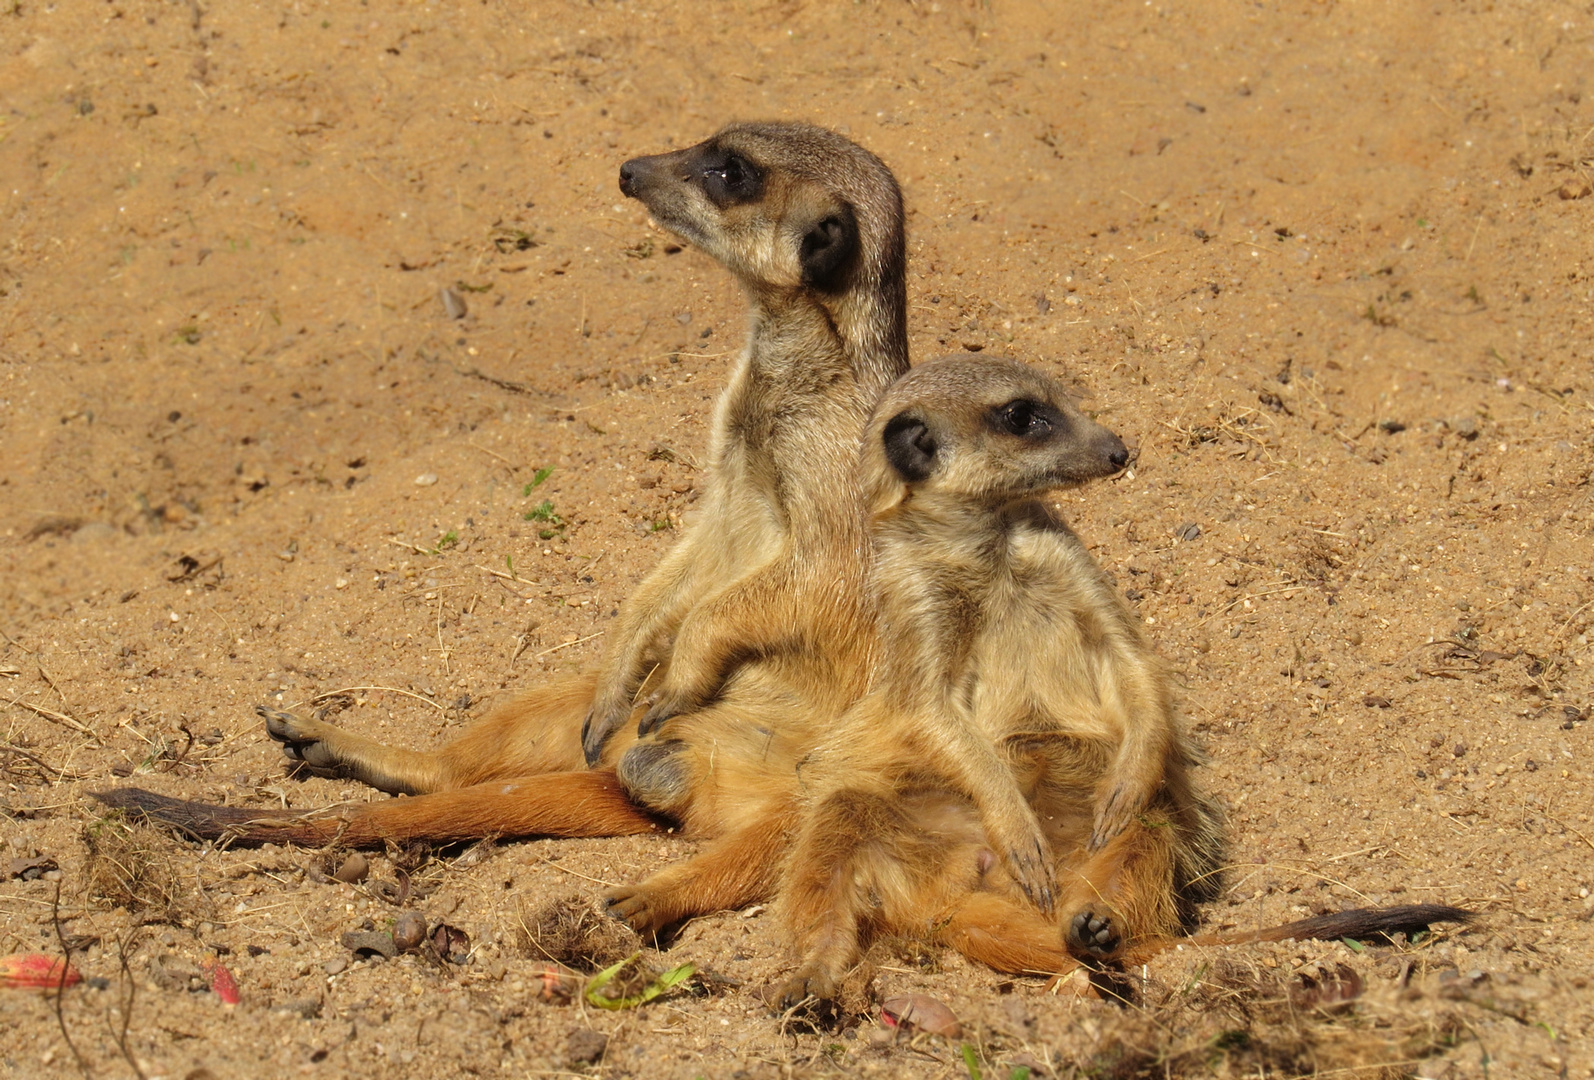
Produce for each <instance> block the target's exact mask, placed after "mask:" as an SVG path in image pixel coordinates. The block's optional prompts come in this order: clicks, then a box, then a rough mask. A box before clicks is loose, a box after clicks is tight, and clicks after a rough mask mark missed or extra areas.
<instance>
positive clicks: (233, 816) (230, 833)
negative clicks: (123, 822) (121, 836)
mask: <svg viewBox="0 0 1594 1080" xmlns="http://www.w3.org/2000/svg"><path fill="white" fill-rule="evenodd" d="M89 795H90V797H91V798H94V799H96V800H98V801H99V802H101V803H103V804H104V805H105V806H107V807H109V808H111V809H112V810H120V811H122V812H123V813H124V814H125V815H127V817H128V818H129V819H132V820H135V821H141V822H143V823H145V824H150V825H158V826H164V827H166V828H168V829H175V830H176V831H178V832H180V833H183V834H184V835H186V836H189V837H192V838H193V839H196V840H220V839H223V838H226V839H230V840H232V841H233V842H234V843H238V844H243V845H250V844H259V843H263V842H265V841H266V840H269V839H272V837H270V836H269V835H259V833H261V832H269V831H270V829H269V826H268V827H267V829H264V830H256V829H252V828H250V826H251V825H264V824H265V822H263V821H262V819H263V818H269V817H271V816H273V812H272V811H269V810H268V811H261V810H248V809H245V808H243V807H238V806H214V805H211V804H210V803H201V802H188V801H185V800H183V799H172V798H168V797H167V796H165V795H157V794H155V793H154V792H153V791H145V790H144V789H143V788H116V789H115V790H113V791H93V792H90V793H89Z"/></svg>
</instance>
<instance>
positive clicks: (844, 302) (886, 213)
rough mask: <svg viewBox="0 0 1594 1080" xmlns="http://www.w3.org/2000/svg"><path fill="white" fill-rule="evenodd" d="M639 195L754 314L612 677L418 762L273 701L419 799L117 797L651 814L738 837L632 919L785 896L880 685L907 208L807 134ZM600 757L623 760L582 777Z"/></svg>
mask: <svg viewBox="0 0 1594 1080" xmlns="http://www.w3.org/2000/svg"><path fill="white" fill-rule="evenodd" d="M621 188H622V190H623V191H624V192H625V193H626V194H627V195H630V196H633V197H635V198H638V199H640V200H641V201H642V202H643V203H644V204H645V205H646V206H647V207H648V208H649V210H650V211H652V212H653V214H654V216H655V217H656V219H657V220H658V221H659V222H660V223H661V224H663V225H665V226H666V227H668V228H670V229H671V230H673V231H675V232H676V233H678V234H679V235H681V236H682V237H683V238H685V239H687V240H689V241H691V242H693V243H695V244H697V245H698V246H699V247H701V248H703V249H704V250H705V251H707V252H708V253H709V254H710V255H712V256H714V257H715V258H717V259H719V260H720V261H721V262H723V263H724V264H725V265H726V266H727V268H728V269H730V270H731V271H732V273H733V274H734V275H735V276H736V277H737V278H738V280H739V281H740V282H741V284H742V285H743V288H744V289H745V291H746V293H747V295H748V298H749V302H750V305H751V308H752V317H751V329H750V333H749V343H748V347H747V350H746V352H745V353H744V355H743V356H742V358H741V360H740V361H739V363H738V364H737V366H736V368H735V370H734V371H733V373H732V375H731V378H730V381H729V384H728V386H727V388H726V390H725V392H724V394H723V395H722V396H721V398H720V402H719V405H718V406H717V408H716V412H715V421H714V427H713V433H712V437H711V450H710V460H709V466H708V469H707V477H706V480H707V483H706V491H705V496H704V500H703V519H702V520H701V521H700V522H699V523H698V524H696V525H694V526H693V527H692V528H690V529H689V530H688V531H687V533H686V535H685V536H684V537H683V538H682V540H681V542H680V543H679V544H678V545H677V546H676V548H675V549H673V550H672V551H671V552H670V554H669V555H668V556H666V558H665V560H664V562H663V563H662V564H661V565H660V567H659V568H658V569H657V570H655V571H654V572H653V573H652V574H651V575H650V576H649V577H648V578H647V579H646V580H645V581H644V582H643V584H642V586H641V587H639V589H638V590H637V592H636V594H635V595H634V596H633V598H632V599H631V601H630V602H629V603H627V604H626V605H625V607H624V609H623V614H622V617H621V618H620V619H619V620H618V623H617V625H616V627H615V629H614V630H613V631H611V634H610V638H611V642H612V644H611V648H610V651H609V654H608V657H607V660H606V662H605V664H604V668H603V673H602V675H601V676H600V677H599V679H598V680H596V683H594V681H593V680H592V679H591V678H590V677H576V678H573V679H566V680H559V681H556V682H555V683H554V684H553V685H552V686H549V687H545V688H543V689H541V690H537V691H530V692H523V693H521V694H518V695H516V696H514V697H513V698H511V699H509V700H508V701H506V702H505V703H504V704H502V705H500V706H499V707H498V708H496V709H494V710H493V711H492V712H491V713H490V714H489V715H488V716H486V717H484V718H483V719H482V720H481V721H480V722H478V723H477V724H475V725H473V726H472V728H471V729H470V730H468V731H467V732H466V733H465V734H464V735H462V736H461V737H460V738H458V739H456V740H454V741H453V742H451V743H449V744H447V745H445V746H443V747H441V748H440V749H438V750H435V751H425V752H417V751H407V750H402V749H399V748H395V747H388V746H385V745H383V744H381V743H378V742H375V741H374V740H370V739H366V738H364V737H362V736H359V735H356V734H354V733H352V732H348V731H344V730H343V729H341V728H338V727H335V726H333V725H331V724H326V723H324V722H321V721H319V720H316V719H312V718H308V717H299V716H295V715H293V714H289V713H281V712H275V711H271V710H262V712H263V714H264V715H265V716H266V719H267V727H268V730H269V732H270V734H271V736H272V737H273V738H274V739H276V740H277V741H279V742H281V743H282V744H283V746H284V750H285V752H286V753H287V754H288V755H289V756H290V757H291V758H294V759H296V760H300V761H303V762H305V763H306V764H307V765H308V766H310V767H311V768H312V769H313V770H315V771H318V772H321V773H323V774H326V775H334V776H341V777H345V778H350V779H357V780H361V781H364V782H366V783H370V784H372V785H373V786H376V787H379V788H381V789H382V790H385V791H389V792H393V793H404V794H411V795H415V796H417V797H416V798H412V799H406V800H400V801H395V802H392V803H386V804H368V805H365V806H360V807H356V808H353V809H349V810H345V811H342V812H339V813H337V814H336V815H332V816H326V817H322V818H316V819H306V818H305V816H304V815H302V814H293V815H284V814H281V813H277V814H268V813H263V812H249V811H238V810H236V809H234V810H223V809H219V808H206V807H201V806H199V805H197V804H180V803H176V802H175V801H172V800H162V799H160V798H159V797H154V796H149V795H148V794H147V793H136V792H130V791H129V792H122V793H113V795H112V796H111V799H112V801H113V803H116V804H119V805H126V806H129V807H134V808H142V809H145V810H146V811H148V812H151V813H153V814H155V815H156V816H158V817H161V818H164V819H166V820H169V821H173V822H176V823H179V824H181V825H182V826H183V827H185V828H188V829H189V830H191V831H194V832H196V833H200V834H213V833H215V832H217V831H219V830H222V829H226V830H227V831H228V832H229V833H230V835H233V836H234V837H235V839H238V840H243V841H247V840H250V839H255V840H261V839H266V838H268V835H269V837H273V838H277V839H294V840H299V841H309V842H314V841H315V840H323V841H324V840H328V839H331V838H332V837H333V836H337V837H338V838H340V839H341V841H342V842H344V843H376V842H380V840H382V839H384V838H392V839H403V838H422V839H456V838H460V837H461V836H463V835H484V834H486V833H498V834H518V835H582V836H590V835H602V834H604V833H606V832H643V831H650V830H652V829H654V828H657V827H658V821H657V818H656V817H655V816H654V814H653V813H650V811H654V812H657V813H661V814H664V815H667V816H668V817H670V818H673V819H674V820H676V821H679V822H680V823H682V824H683V825H684V826H685V827H686V829H687V830H688V831H689V832H690V833H694V834H698V835H702V836H705V837H710V838H713V837H718V838H719V840H718V841H717V842H716V843H714V844H711V845H710V846H709V847H708V848H706V849H705V850H704V851H703V852H702V853H701V854H700V855H698V856H697V857H696V858H694V859H692V860H689V861H688V862H686V863H684V864H679V865H677V866H675V867H671V868H667V869H666V870H665V871H663V872H661V873H660V874H658V875H655V876H654V877H653V878H652V879H650V880H649V881H647V882H644V883H642V884H641V885H639V886H634V887H630V888H627V889H622V890H617V894H616V895H615V896H614V897H613V900H614V904H615V911H616V913H617V914H619V915H620V916H622V917H624V918H626V919H627V921H629V922H631V923H632V925H634V926H636V927H637V928H638V929H644V930H646V929H656V928H658V927H660V926H662V925H664V924H666V923H668V922H672V921H676V920H678V919H680V918H684V917H686V916H687V915H690V914H693V913H695V912H696V911H700V910H716V909H719V908H723V907H729V906H739V905H740V904H743V903H747V902H751V901H752V900H755V899H759V898H762V897H763V896H765V895H767V894H768V893H769V892H770V891H772V889H773V886H774V880H775V872H776V868H778V865H779V861H780V858H781V857H782V855H783V854H784V850H785V844H786V841H787V836H788V825H789V823H790V821H791V814H792V805H793V800H794V798H795V789H796V784H795V772H794V768H795V765H794V763H795V762H797V761H798V760H800V759H801V757H802V756H803V754H805V753H806V752H807V750H808V749H809V748H811V747H812V746H813V745H814V744H815V742H816V741H817V740H818V738H819V737H820V735H821V734H822V733H823V731H824V730H825V729H826V727H828V725H829V724H831V723H833V722H834V720H835V719H836V718H837V717H839V716H840V715H841V714H842V713H844V712H845V711H846V709H847V708H848V707H849V706H850V705H851V704H852V703H853V701H855V700H856V699H857V698H858V697H859V696H860V695H861V694H862V693H863V691H864V689H865V688H866V686H867V684H868V678H869V674H870V671H871V668H872V664H873V655H874V641H875V627H874V619H873V613H872V611H871V610H870V606H869V593H868V589H867V588H866V586H865V568H866V562H867V557H866V548H867V537H866V535H865V532H864V525H863V521H864V514H863V509H862V504H861V501H860V497H859V491H858V487H857V479H856V470H855V466H856V458H857V449H856V448H857V440H858V435H859V432H860V431H861V430H862V429H863V426H864V423H865V421H866V420H867V418H868V416H869V414H870V411H871V409H872V407H873V405H874V403H875V401H876V400H877V399H878V397H879V395H880V393H881V392H882V391H883V390H884V389H885V387H886V386H888V385H889V384H890V383H891V382H892V380H893V379H895V378H896V376H898V375H899V374H901V373H902V372H903V371H904V370H906V368H907V333H906V322H905V308H906V284H905V269H906V264H905V249H904V238H903V216H902V206H901V196H900V194H899V192H898V189H897V185H896V182H895V180H894V179H893V177H892V176H891V173H890V171H889V170H887V169H886V167H885V166H884V165H883V164H881V163H880V161H879V160H878V159H877V158H875V157H874V156H873V155H872V154H870V153H868V152H867V151H865V150H863V149H862V148H860V147H858V146H856V145H855V144H853V143H851V142H849V141H847V140H846V139H843V138H842V137H840V136H838V135H835V134H833V133H831V132H828V131H824V130H822V129H819V128H814V127H809V126H807V125H801V124H733V125H731V126H729V127H727V128H725V129H723V130H722V131H721V132H719V133H718V134H717V135H715V136H714V137H713V138H711V139H709V140H707V141H706V142H703V143H701V144H698V145H696V146H693V147H689V148H687V149H685V150H680V151H676V152H674V153H670V154H663V155H658V156H656V157H646V158H638V159H635V160H633V161H629V162H627V163H626V164H625V165H624V166H623V167H622V169H621ZM751 642H757V647H756V649H753V648H750V647H749V643H751ZM653 664H657V665H658V671H657V673H656V674H655V676H654V680H655V681H656V684H657V686H658V690H657V692H656V693H655V694H654V695H653V697H652V698H651V699H650V703H649V706H648V710H647V713H646V715H645V716H644V717H643V721H642V723H643V726H645V727H649V728H651V727H654V726H657V725H658V724H659V723H660V722H661V721H663V720H665V719H670V724H669V729H668V737H667V738H664V737H660V736H654V737H652V738H649V739H646V740H643V741H640V742H638V741H637V736H636V735H634V734H632V733H630V732H620V731H619V729H620V727H621V726H622V724H623V721H624V720H625V719H626V718H627V717H629V716H630V715H631V714H632V710H633V705H632V701H633V698H634V697H635V696H636V694H637V691H638V687H639V686H640V684H641V681H642V678H643V676H644V674H645V673H646V671H647V670H648V667H649V666H650V665H653ZM589 704H590V706H591V708H590V712H589V710H588V708H587V706H588V705H589ZM584 713H585V714H587V719H586V722H585V723H583V720H582V717H583V714H584ZM672 717H673V719H671V718H672ZM617 736H618V737H617ZM584 761H585V762H586V763H591V764H597V765H601V766H605V768H600V769H595V770H593V771H592V772H590V773H583V772H577V771H575V770H579V769H580V768H581V766H582V764H583V762H584ZM1018 824H1019V826H1020V829H1021V835H1018V836H1015V837H1011V838H1006V839H1007V841H1008V842H1006V843H1005V844H1002V845H999V850H1000V849H1002V848H1005V849H1006V850H1007V851H1008V852H1010V853H1011V858H1012V861H1013V867H1012V870H1013V874H1014V877H1015V878H1016V879H1017V880H1019V881H1020V882H1021V883H1023V885H1024V886H1025V887H1027V888H1028V889H1029V890H1030V891H1031V892H1032V893H1034V894H1035V895H1037V896H1038V897H1041V898H1044V897H1045V895H1047V888H1048V881H1047V879H1046V876H1045V875H1046V863H1047V861H1046V860H1045V859H1043V858H1041V857H1040V855H1039V852H1040V850H1041V849H1042V848H1043V846H1044V845H1043V841H1042V840H1041V839H1040V838H1039V835H1038V832H1037V831H1036V829H1035V826H1034V824H1033V822H1029V823H1026V822H1023V821H1020V822H1019V823H1018ZM1025 828H1027V829H1028V830H1029V831H1028V833H1027V834H1022V830H1023V829H1025Z"/></svg>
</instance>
